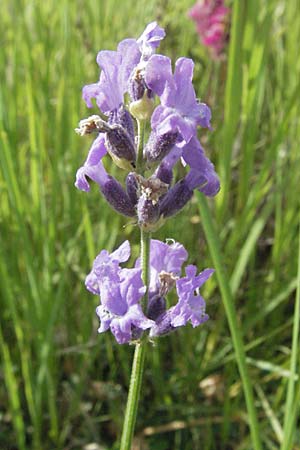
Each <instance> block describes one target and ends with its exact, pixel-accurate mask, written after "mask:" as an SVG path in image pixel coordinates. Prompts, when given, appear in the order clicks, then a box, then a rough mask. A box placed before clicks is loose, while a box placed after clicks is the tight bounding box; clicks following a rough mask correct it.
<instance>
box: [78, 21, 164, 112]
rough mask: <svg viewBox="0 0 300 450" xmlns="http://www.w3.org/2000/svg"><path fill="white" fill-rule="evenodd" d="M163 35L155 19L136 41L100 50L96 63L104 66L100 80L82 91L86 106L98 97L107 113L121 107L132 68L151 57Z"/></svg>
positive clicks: (97, 100) (90, 104) (123, 42)
mask: <svg viewBox="0 0 300 450" xmlns="http://www.w3.org/2000/svg"><path fill="white" fill-rule="evenodd" d="M164 36H165V32H164V30H163V29H162V28H160V27H159V26H158V25H157V23H156V22H152V23H150V24H149V25H148V26H147V27H146V29H145V31H144V32H143V33H142V35H141V36H140V37H139V38H138V39H137V40H136V39H124V40H123V41H121V42H120V43H119V45H118V48H117V51H109V50H104V51H100V52H99V53H98V55H97V63H98V65H99V66H100V68H101V69H102V71H101V74H100V79H99V81H98V82H97V83H94V84H90V85H87V86H84V88H83V92H82V95H83V99H84V100H85V102H86V104H87V106H88V107H89V108H92V106H93V104H92V102H91V100H92V98H95V99H96V103H97V106H98V107H99V108H100V110H101V111H102V112H103V113H104V114H107V115H108V114H109V113H110V112H112V111H115V110H118V109H119V107H120V106H121V105H122V104H123V102H124V94H125V93H126V92H128V91H129V81H130V78H131V75H132V72H133V70H134V69H135V68H136V67H137V65H138V64H139V63H140V61H146V60H147V59H149V57H150V56H151V55H152V54H153V53H154V52H155V50H156V48H157V47H158V45H159V43H160V41H161V40H162V39H163V38H164Z"/></svg>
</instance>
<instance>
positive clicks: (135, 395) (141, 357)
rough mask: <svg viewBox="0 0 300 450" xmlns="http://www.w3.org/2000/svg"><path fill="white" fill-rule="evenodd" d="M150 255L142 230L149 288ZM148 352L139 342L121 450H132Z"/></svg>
mask: <svg viewBox="0 0 300 450" xmlns="http://www.w3.org/2000/svg"><path fill="white" fill-rule="evenodd" d="M149 255H150V234H149V233H145V232H144V231H142V230H141V264H142V279H143V282H144V284H145V286H147V287H148V280H149ZM146 302H147V293H146V294H145V296H144V299H143V306H144V308H145V304H146ZM145 352H146V342H145V341H141V342H138V343H137V344H136V346H135V351H134V357H133V363H132V370H131V378H130V386H129V393H128V398H127V405H126V411H125V417H124V424H123V432H122V439H121V447H120V450H130V449H131V442H132V438H133V433H134V427H135V422H136V416H137V410H138V403H139V398H140V392H141V386H142V378H143V370H144V361H145Z"/></svg>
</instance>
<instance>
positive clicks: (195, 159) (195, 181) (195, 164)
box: [182, 138, 220, 197]
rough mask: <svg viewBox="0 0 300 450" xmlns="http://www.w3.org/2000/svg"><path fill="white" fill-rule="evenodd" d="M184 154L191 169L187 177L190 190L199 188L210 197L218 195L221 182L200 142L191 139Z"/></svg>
mask: <svg viewBox="0 0 300 450" xmlns="http://www.w3.org/2000/svg"><path fill="white" fill-rule="evenodd" d="M182 152H183V153H182V157H183V159H184V161H185V162H186V163H187V164H188V165H189V166H190V167H191V170H190V172H189V173H188V175H187V176H186V180H187V183H188V185H189V187H190V189H195V188H198V189H199V190H200V191H201V192H203V193H204V194H205V195H207V196H209V197H212V196H214V195H216V194H217V193H218V192H219V190H220V181H219V178H218V175H217V174H216V172H215V168H214V165H213V164H212V162H211V161H210V160H209V159H208V158H207V157H206V156H205V154H204V150H203V148H202V147H201V145H200V142H199V141H198V140H197V139H196V138H193V139H191V141H190V142H189V143H188V144H187V145H185V146H184V147H183V149H182Z"/></svg>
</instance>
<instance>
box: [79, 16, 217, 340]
mask: <svg viewBox="0 0 300 450" xmlns="http://www.w3.org/2000/svg"><path fill="white" fill-rule="evenodd" d="M164 37H165V32H164V30H163V29H162V28H160V27H159V26H158V25H157V23H156V22H152V23H150V24H149V25H148V26H147V27H146V29H145V31H144V32H143V33H142V35H141V36H140V37H139V38H138V39H137V40H136V39H125V40H123V41H121V42H120V43H119V45H118V47H117V50H116V51H100V52H99V53H98V55H97V63H98V65H99V66H100V69H101V72H100V77H99V81H98V82H96V83H94V84H90V85H87V86H85V87H84V88H83V99H84V100H85V102H86V105H87V106H88V107H89V108H92V107H93V103H92V100H95V103H96V105H97V106H98V108H99V109H100V112H101V116H100V115H92V116H90V117H88V118H87V119H84V120H82V121H81V122H80V123H79V127H78V128H77V129H76V131H77V132H78V134H80V135H82V136H83V135H86V134H95V140H94V142H93V144H92V146H91V148H90V151H89V154H88V156H87V159H86V161H85V163H84V164H83V166H82V167H80V169H79V170H78V171H77V174H76V182H75V186H76V187H77V188H78V189H80V190H82V191H86V192H88V191H89V190H90V180H92V181H94V182H95V183H96V184H98V186H99V189H100V191H101V193H102V195H103V196H104V197H105V199H106V200H107V202H108V203H109V204H110V205H111V206H112V207H113V208H114V209H115V210H116V211H117V212H119V213H120V214H123V215H125V216H128V217H131V218H133V221H134V222H135V223H136V224H137V225H138V226H139V227H140V228H141V229H142V230H143V231H144V232H148V231H155V230H156V229H158V228H159V227H160V226H162V224H163V223H164V222H165V221H166V220H167V219H168V218H169V217H171V216H173V215H174V214H176V213H177V212H178V211H180V210H181V209H182V208H183V207H184V206H185V205H186V203H187V202H188V201H189V200H190V199H191V197H192V195H193V191H194V189H198V190H200V191H201V192H203V193H204V194H205V195H207V196H214V195H216V193H217V192H218V191H219V188H220V184H219V179H218V176H217V174H216V172H215V170H214V166H213V164H212V163H211V162H210V161H209V159H208V158H207V157H206V156H205V153H204V150H203V148H202V146H201V144H200V142H199V141H198V138H197V128H198V126H200V127H204V128H208V129H210V119H211V112H210V109H209V107H208V106H207V105H206V104H205V103H201V102H200V101H199V100H198V99H197V97H196V94H195V90H194V87H193V84H192V78H193V69H194V64H193V61H192V60H191V59H188V58H179V59H178V60H177V61H176V63H175V68H174V70H172V64H171V60H170V59H169V58H167V57H166V56H163V55H158V54H155V51H156V49H157V47H158V46H159V44H160V41H161V40H162V39H163V38H164ZM157 100H158V101H159V104H158V106H156V107H155V105H156V104H157ZM103 118H106V119H105V120H104V119H103ZM147 120H148V121H149V122H150V127H151V132H150V133H149V136H148V140H147V142H146V144H145V146H144V149H143V154H142V158H141V157H140V156H141V155H138V151H139V149H138V143H137V136H136V135H135V133H136V131H135V130H136V129H137V123H138V122H139V123H141V122H146V121H147ZM107 155H109V156H110V157H111V158H112V160H113V162H114V163H115V164H116V165H117V166H118V167H119V168H120V169H122V170H124V171H125V174H126V175H125V182H124V184H122V183H120V182H119V181H117V180H116V179H115V178H114V177H113V176H112V175H110V174H109V173H107V171H106V169H105V167H104V164H103V160H104V158H107ZM180 162H181V163H183V165H184V166H188V168H189V170H188V172H187V174H186V175H185V176H184V177H183V178H182V179H180V180H177V181H174V180H173V178H174V176H173V169H174V166H175V165H176V164H177V163H180ZM187 256H188V255H187V252H186V250H185V249H184V247H183V246H182V245H181V244H179V243H175V242H174V243H172V244H165V243H163V242H160V241H157V240H151V245H150V284H149V286H148V290H147V287H146V286H145V285H144V283H143V281H142V277H141V268H140V262H139V260H137V261H136V264H135V267H134V268H132V269H127V268H124V267H122V266H121V265H120V264H123V263H124V262H126V261H127V260H128V259H129V257H130V245H129V242H128V241H126V242H124V243H123V244H122V245H121V246H120V247H119V248H118V249H117V250H115V251H114V252H113V253H111V254H109V253H108V252H107V251H106V250H102V251H101V252H100V254H99V255H98V256H97V258H96V259H95V262H94V265H93V269H92V271H91V272H90V274H89V275H88V276H87V278H86V287H87V289H88V290H90V291H91V292H92V293H93V294H95V295H99V296H100V302H101V303H100V305H99V306H98V308H97V315H98V317H99V319H100V328H99V332H104V331H106V330H108V329H110V330H111V331H112V333H113V334H114V336H115V338H116V340H117V342H118V343H120V344H123V343H128V342H130V341H134V340H137V339H140V338H141V336H142V335H145V333H148V335H149V337H150V338H151V339H154V338H155V337H157V336H161V335H165V334H168V333H169V332H171V331H173V330H175V329H176V328H178V327H181V326H184V325H186V324H187V323H188V322H190V323H191V324H192V326H194V327H195V326H198V325H200V324H201V323H203V322H204V321H206V320H207V318H208V316H207V315H206V314H205V302H204V300H203V298H202V297H201V296H200V294H199V288H200V287H201V285H202V284H203V283H204V282H205V281H206V280H207V279H208V278H209V277H210V275H211V274H212V272H213V270H211V269H206V270H204V271H203V272H202V273H200V274H197V268H196V267H195V266H193V265H188V266H186V268H185V275H184V276H183V275H182V273H181V271H182V265H183V263H184V262H185V261H186V260H187ZM146 290H147V304H146V306H145V305H144V303H143V306H142V299H143V298H144V296H145V293H146ZM172 290H176V295H177V303H175V305H173V306H167V305H168V299H167V297H168V294H169V292H170V291H172Z"/></svg>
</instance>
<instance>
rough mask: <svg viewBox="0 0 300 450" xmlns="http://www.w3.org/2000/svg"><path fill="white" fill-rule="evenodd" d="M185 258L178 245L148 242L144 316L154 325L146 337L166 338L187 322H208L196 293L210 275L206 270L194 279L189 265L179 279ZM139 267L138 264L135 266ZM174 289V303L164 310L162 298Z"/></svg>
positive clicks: (192, 270)
mask: <svg viewBox="0 0 300 450" xmlns="http://www.w3.org/2000/svg"><path fill="white" fill-rule="evenodd" d="M187 257H188V253H187V251H186V250H185V248H184V247H183V245H181V244H179V243H178V242H174V243H172V244H171V245H169V244H165V243H163V242H161V241H157V240H153V239H152V240H151V246H150V283H149V304H148V314H149V315H150V314H151V316H150V317H151V318H153V319H154V320H155V324H154V325H153V326H152V327H151V329H150V337H157V336H160V335H164V334H167V333H169V332H171V331H173V330H174V329H175V328H177V327H180V326H184V325H186V324H187V323H188V322H191V324H192V326H193V327H196V326H198V325H200V324H201V323H203V322H205V321H206V320H207V319H208V316H207V315H206V314H205V302H204V300H203V298H202V297H201V296H200V294H199V292H198V291H199V288H200V287H201V286H202V285H203V283H204V282H205V281H206V280H208V278H209V277H210V276H211V275H212V273H213V272H214V271H213V270H212V269H206V270H204V271H203V272H202V273H200V274H199V275H197V268H196V267H195V266H193V265H189V266H187V267H186V276H185V277H182V278H180V274H181V269H182V265H183V263H184V262H185V261H186V260H187ZM139 264H140V260H138V261H137V263H136V266H139ZM175 286H176V291H177V295H178V302H177V304H176V305H175V306H172V307H171V308H169V309H167V310H166V307H165V301H164V297H165V296H166V295H167V294H168V293H169V292H170V291H171V290H172V289H173V288H174V287H175Z"/></svg>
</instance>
